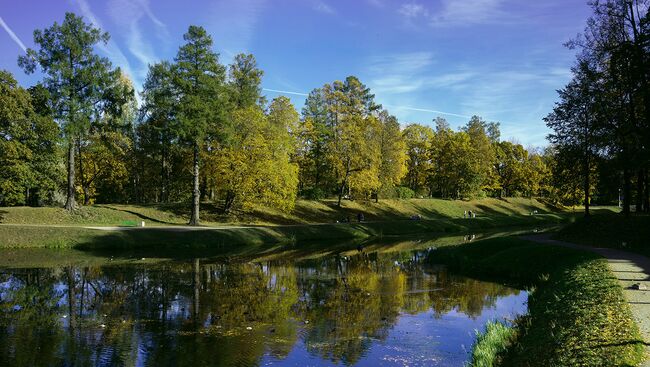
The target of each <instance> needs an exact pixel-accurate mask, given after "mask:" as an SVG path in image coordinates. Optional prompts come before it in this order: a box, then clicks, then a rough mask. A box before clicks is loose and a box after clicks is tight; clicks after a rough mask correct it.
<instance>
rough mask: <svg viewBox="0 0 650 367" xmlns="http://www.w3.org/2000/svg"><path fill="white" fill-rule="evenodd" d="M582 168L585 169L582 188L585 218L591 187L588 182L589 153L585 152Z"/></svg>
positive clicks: (587, 211)
mask: <svg viewBox="0 0 650 367" xmlns="http://www.w3.org/2000/svg"><path fill="white" fill-rule="evenodd" d="M584 170H585V182H584V185H585V186H584V190H585V218H587V217H589V204H590V203H589V191H590V187H591V183H590V174H589V153H588V152H586V155H585V162H584Z"/></svg>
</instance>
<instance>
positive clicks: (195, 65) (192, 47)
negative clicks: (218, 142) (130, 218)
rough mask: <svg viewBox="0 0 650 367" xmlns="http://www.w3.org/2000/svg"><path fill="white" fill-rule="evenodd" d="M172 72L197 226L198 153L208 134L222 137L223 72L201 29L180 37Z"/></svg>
mask: <svg viewBox="0 0 650 367" xmlns="http://www.w3.org/2000/svg"><path fill="white" fill-rule="evenodd" d="M183 39H184V40H185V42H186V43H185V45H183V46H181V47H180V49H179V50H178V53H177V55H176V58H175V59H174V60H175V62H176V63H175V64H174V66H173V68H172V72H173V81H174V87H175V89H176V92H177V93H178V96H177V98H178V105H177V107H176V109H177V113H178V115H177V121H176V122H177V123H178V125H177V127H178V131H179V133H180V135H181V136H182V137H183V138H184V139H185V140H186V141H188V142H189V143H190V145H191V149H192V157H193V158H192V162H193V163H192V211H191V217H190V221H189V224H190V225H192V226H197V225H199V205H200V203H199V201H200V198H201V192H200V188H199V183H200V179H199V172H200V161H199V157H200V150H201V148H202V147H203V145H204V144H205V139H206V136H207V135H208V131H209V130H210V131H212V132H216V133H217V134H219V133H221V132H222V131H223V130H222V127H223V124H224V120H225V119H224V113H225V108H224V105H225V96H224V83H225V68H224V67H223V66H222V65H221V64H219V58H218V55H217V54H216V53H215V52H214V51H212V37H210V35H208V33H207V32H206V31H205V29H203V28H202V27H198V26H190V27H189V29H188V31H187V33H185V34H184V35H183Z"/></svg>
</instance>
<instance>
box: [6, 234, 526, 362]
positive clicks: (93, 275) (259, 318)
mask: <svg viewBox="0 0 650 367" xmlns="http://www.w3.org/2000/svg"><path fill="white" fill-rule="evenodd" d="M467 239H468V238H467V237H465V240H467ZM470 239H471V238H470ZM453 241H454V240H451V241H450V240H447V241H446V243H449V242H453ZM456 241H459V242H461V241H463V238H462V237H459V238H457V239H456ZM435 244H436V242H435V241H423V240H402V241H382V242H379V243H366V244H363V245H360V244H347V245H337V246H334V248H336V249H337V250H336V251H328V250H324V249H325V248H332V247H323V246H321V245H319V246H316V245H312V246H306V248H310V249H312V251H304V250H300V249H301V248H302V247H301V246H299V245H293V246H288V247H284V248H282V249H276V250H274V251H272V252H271V253H269V252H268V251H267V252H266V253H265V254H264V255H263V256H253V255H251V254H247V255H246V256H213V257H210V258H198V257H197V258H189V259H188V258H177V259H150V258H140V257H138V258H135V257H134V256H136V255H134V254H130V255H128V256H121V257H119V258H117V257H114V258H111V257H107V258H101V257H94V258H93V259H94V261H89V260H88V259H83V261H80V262H79V263H75V262H74V261H60V262H59V261H57V262H54V263H52V262H49V263H47V264H45V263H44V262H43V261H40V262H38V263H37V264H35V265H36V266H28V264H27V263H25V262H22V263H21V264H20V267H18V268H17V267H7V265H2V266H4V267H2V268H0V365H2V366H90V365H92V366H123V365H124V366H167V365H172V366H194V367H197V366H336V365H339V366H340V365H344V366H404V365H408V366H462V365H463V364H464V362H465V361H467V359H468V358H469V351H470V350H471V347H472V344H473V342H474V340H475V330H477V329H478V330H482V329H483V327H484V325H485V323H486V322H487V321H489V320H494V319H499V320H512V319H514V318H516V317H517V316H518V315H520V314H522V313H525V312H526V301H527V294H526V292H524V291H520V290H517V289H513V288H510V287H508V286H505V285H502V284H498V283H492V282H484V281H479V280H475V279H470V278H466V277H463V276H460V275H457V274H453V273H451V272H449V271H447V270H446V269H444V268H439V267H438V268H434V267H430V266H426V265H425V264H424V263H423V259H424V257H425V256H426V254H427V252H428V251H431V248H432V247H433V246H435ZM316 249H320V250H316ZM20 251H21V250H13V251H12V252H11V256H13V257H16V256H18V255H17V253H20ZM25 251H27V250H25ZM42 251H44V252H41V253H40V254H39V256H35V257H39V258H43V257H47V251H52V253H51V257H52V258H56V257H57V256H60V255H57V252H55V250H42ZM44 254H45V255H44ZM33 255H34V254H33V253H29V256H33ZM0 256H2V253H0ZM7 256H9V253H8V255H7ZM137 256H140V254H138V255H137ZM18 257H20V256H18ZM98 259H102V260H101V261H100V260H98ZM68 260H70V259H68Z"/></svg>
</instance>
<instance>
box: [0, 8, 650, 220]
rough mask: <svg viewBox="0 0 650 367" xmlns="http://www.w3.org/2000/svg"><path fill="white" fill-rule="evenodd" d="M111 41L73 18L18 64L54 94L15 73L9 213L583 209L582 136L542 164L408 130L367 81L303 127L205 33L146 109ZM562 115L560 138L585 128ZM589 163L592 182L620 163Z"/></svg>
mask: <svg viewBox="0 0 650 367" xmlns="http://www.w3.org/2000/svg"><path fill="white" fill-rule="evenodd" d="M108 38H109V36H108V34H107V33H103V32H102V31H101V30H99V29H96V28H94V27H93V26H92V25H91V24H87V23H85V22H84V20H83V19H82V18H81V17H78V16H76V15H74V14H72V13H68V14H66V16H65V19H64V21H63V23H61V24H58V23H55V24H54V25H52V26H51V27H50V28H47V29H44V30H36V31H35V32H34V41H35V44H36V45H37V47H38V49H37V50H31V49H30V50H28V51H27V54H26V55H25V56H21V57H20V58H19V65H20V66H21V67H22V68H23V69H24V70H25V71H26V72H27V73H33V72H35V71H36V70H39V71H40V72H41V74H40V75H42V76H43V78H42V80H41V82H39V83H38V84H37V85H35V86H33V87H30V88H28V89H24V88H22V87H20V86H19V85H18V83H17V82H16V81H15V79H14V78H13V76H12V75H11V74H10V73H8V72H5V71H2V72H0V92H1V93H0V166H1V167H2V170H1V171H0V205H3V206H9V205H25V204H27V205H43V204H60V205H65V207H66V208H68V209H70V210H72V209H74V208H76V207H77V206H78V202H82V203H83V204H84V205H88V204H91V203H94V202H98V203H112V202H124V203H166V202H191V207H192V219H191V223H192V224H197V223H198V222H199V205H200V202H201V201H212V202H214V203H216V204H217V207H219V208H220V210H222V211H224V212H228V211H231V210H251V209H253V208H255V207H257V206H270V207H276V208H281V209H285V210H290V209H291V208H292V207H293V205H294V202H295V200H296V198H297V197H305V198H310V199H319V198H325V197H336V198H338V200H339V202H340V200H342V199H345V198H357V199H374V200H379V199H381V198H411V197H442V198H468V197H481V196H495V197H498V196H544V197H547V198H549V199H550V200H552V201H555V202H558V203H563V204H577V203H580V202H582V200H583V198H584V187H585V186H584V184H583V181H584V180H583V178H584V175H581V171H580V167H581V166H579V165H576V163H575V162H576V159H578V161H580V159H582V158H581V156H580V154H578V153H575V152H576V151H578V152H585V149H579V148H580V147H583V145H584V144H583V145H581V144H582V141H583V140H581V139H580V138H579V136H578V137H577V138H575V139H573V140H571V142H574V143H575V144H573V145H572V144H569V142H567V141H564V140H562V139H559V138H558V136H565V135H566V136H569V135H570V134H569V133H566V134H564V133H562V134H554V135H553V139H554V140H553V143H554V144H553V145H552V146H551V147H549V148H547V149H545V150H544V151H535V150H533V151H530V152H529V151H527V150H526V149H524V148H523V147H522V146H521V145H520V144H516V143H513V142H508V141H501V139H500V132H499V124H498V123H496V122H487V121H484V120H483V119H481V118H480V117H477V116H474V117H472V118H471V120H470V121H469V122H467V124H466V125H464V126H463V127H461V128H460V129H459V130H458V131H454V130H452V129H451V128H450V126H449V124H448V123H447V122H446V121H445V120H444V119H442V118H440V117H438V118H436V119H435V120H434V121H433V122H434V123H433V125H435V128H431V127H429V126H426V125H421V124H410V125H407V126H405V127H403V126H401V125H400V123H399V122H398V121H397V119H396V118H395V117H394V116H392V115H390V113H389V112H388V111H387V110H385V109H384V108H382V106H381V105H379V104H377V103H376V102H375V99H374V95H373V94H372V93H371V91H370V90H369V88H367V87H366V86H365V85H364V84H363V83H362V82H361V81H359V79H357V78H356V77H353V76H350V77H347V78H346V79H345V80H344V81H334V82H332V83H328V84H325V85H324V86H322V87H320V88H317V89H314V90H313V91H312V92H311V93H310V94H309V96H308V97H307V99H306V101H305V105H304V108H303V109H302V111H301V112H302V113H298V111H296V109H295V108H294V106H293V105H292V104H291V102H290V100H289V99H288V98H286V97H277V98H275V99H273V100H272V101H268V100H266V98H265V97H264V96H262V94H261V92H262V90H261V81H262V77H263V71H262V70H260V69H259V68H258V67H257V64H256V61H255V58H254V57H253V55H247V54H240V55H237V56H235V58H234V60H233V62H232V64H231V65H227V66H225V65H222V64H221V63H220V62H219V58H218V55H217V54H216V53H215V52H214V51H213V45H212V38H211V37H210V35H209V34H207V32H206V31H205V30H204V29H203V28H201V27H197V26H190V27H189V29H188V31H187V33H186V34H185V35H184V40H185V43H184V44H183V45H182V46H181V47H180V48H179V50H178V53H177V55H176V57H175V58H174V59H173V60H168V61H161V62H160V63H157V64H154V65H150V67H149V73H148V76H147V78H146V81H145V82H144V85H143V86H142V92H141V95H140V97H141V98H140V99H141V103H140V104H139V105H138V103H136V99H135V92H134V87H133V85H132V83H131V81H130V80H129V79H128V78H127V76H126V75H124V74H123V73H122V72H121V70H120V69H119V68H115V67H113V65H112V64H111V63H110V61H109V60H108V59H106V58H102V57H100V56H98V55H97V54H96V53H95V48H96V46H98V45H100V44H102V43H105V42H107V41H108ZM646 55H647V54H646ZM567 88H568V87H567ZM639 100H640V99H639ZM639 100H635V102H637V103H638V101H639ZM601 104H602V103H599V105H601ZM560 107H561V105H558V108H560ZM637 107H638V108H637V110H638V111H639V113H640V112H643V111H644V110H643V108H641V107H642V106H637ZM637 110H635V111H637ZM557 111H559V110H557V109H556V112H555V114H553V115H551V116H549V118H548V120H549V125H550V126H551V127H553V128H555V126H560V125H562V124H567V123H574V121H573V120H572V119H571V114H569V113H567V114H563V115H561V116H559V115H558V112H557ZM644 121H647V120H644ZM637 122H638V120H637ZM646 126H647V124H646ZM572 131H573V130H572ZM575 131H577V134H581V132H582V131H583V130H580V129H576V130H575ZM646 133H647V132H646ZM576 147H578V148H576ZM645 148H647V146H646V147H645ZM645 148H644V149H645ZM569 152H573V153H575V154H573V155H572V154H569ZM646 154H647V153H646ZM590 157H591V158H590V160H589V163H590V166H589V167H590V172H592V171H596V170H597V168H598V167H601V165H600V163H602V164H608V163H609V161H610V160H609V159H606V156H604V155H596V154H595V152H594V153H591V154H590ZM635 157H636V156H635ZM647 161H648V160H647V155H646V159H645V161H644V162H645V165H644V166H641V165H639V166H638V167H635V169H641V167H643V169H645V172H646V173H647ZM639 162H641V161H639ZM595 163H598V164H599V165H598V167H593V168H592V165H594V164H595ZM628 163H630V162H627V163H626V164H628ZM603 167H604V166H603ZM621 167H622V166H621ZM628 171H630V172H631V168H630V169H628ZM626 172H627V171H626ZM628 176H629V175H628ZM639 177H641V176H639ZM610 181H615V178H614V179H612V180H610ZM610 181H607V180H606V179H601V180H599V181H596V180H594V179H592V180H591V181H590V182H589V188H590V190H588V192H593V188H595V187H596V185H595V183H596V182H599V183H603V182H606V183H608V184H610V186H612V187H613V186H615V185H613V184H611V182H610ZM644 182H647V180H646V181H644ZM601 186H602V184H601ZM646 186H647V183H646ZM615 191H616V189H614V192H615ZM603 192H605V191H603ZM609 192H610V193H611V192H612V191H611V190H610V191H609ZM628 197H630V196H628ZM610 198H611V195H610Z"/></svg>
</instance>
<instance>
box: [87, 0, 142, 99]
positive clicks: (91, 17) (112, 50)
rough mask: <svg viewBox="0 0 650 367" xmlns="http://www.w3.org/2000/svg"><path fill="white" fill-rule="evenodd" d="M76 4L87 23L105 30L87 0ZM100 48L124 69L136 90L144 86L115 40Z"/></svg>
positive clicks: (100, 45) (101, 45) (101, 44)
mask: <svg viewBox="0 0 650 367" xmlns="http://www.w3.org/2000/svg"><path fill="white" fill-rule="evenodd" d="M76 3H77V5H78V6H79V11H80V12H81V15H82V16H83V17H84V18H86V21H89V22H91V23H92V24H93V25H94V26H95V27H98V28H100V29H103V27H102V24H101V22H100V21H99V20H98V19H97V17H96V16H95V14H94V13H93V12H92V10H91V9H90V5H88V3H87V2H86V0H77V1H76ZM98 47H99V49H100V50H102V51H103V52H104V53H105V54H106V55H107V56H108V58H109V59H110V60H111V61H112V62H113V63H114V64H115V65H117V66H119V67H120V68H121V69H122V72H124V73H125V74H126V75H127V76H128V77H129V78H130V79H131V80H132V81H133V84H134V85H135V86H136V88H137V87H138V86H140V85H142V82H143V80H144V79H143V78H141V77H140V76H139V75H138V74H135V73H134V72H133V68H132V67H131V64H130V63H129V60H128V59H127V58H126V56H124V53H123V52H122V50H121V49H120V48H119V47H118V46H117V44H116V43H115V41H114V40H112V39H111V40H110V41H108V44H106V45H105V44H103V43H100V44H99V45H98Z"/></svg>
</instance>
